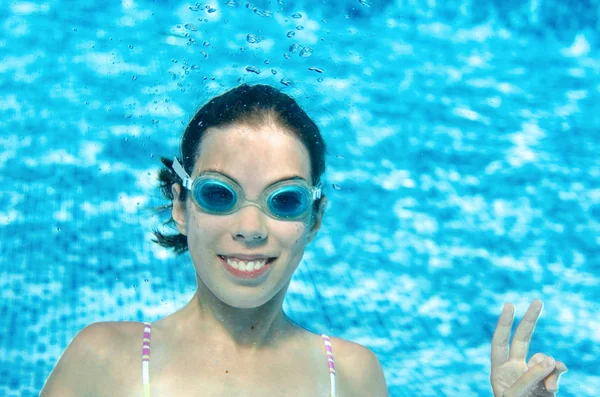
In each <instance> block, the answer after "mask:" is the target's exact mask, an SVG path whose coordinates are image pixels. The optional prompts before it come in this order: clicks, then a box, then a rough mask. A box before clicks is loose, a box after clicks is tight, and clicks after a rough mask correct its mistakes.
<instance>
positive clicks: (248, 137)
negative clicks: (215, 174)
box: [194, 124, 311, 186]
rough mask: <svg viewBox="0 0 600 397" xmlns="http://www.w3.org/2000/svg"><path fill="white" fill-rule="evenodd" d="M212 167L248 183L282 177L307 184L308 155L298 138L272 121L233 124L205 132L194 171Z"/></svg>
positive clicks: (267, 181) (263, 181)
mask: <svg viewBox="0 0 600 397" xmlns="http://www.w3.org/2000/svg"><path fill="white" fill-rule="evenodd" d="M205 169H216V170H219V171H222V172H223V173H226V174H227V175H230V176H232V177H234V178H235V179H236V180H238V181H240V182H242V183H244V184H248V185H262V186H265V185H267V184H269V183H270V182H272V181H275V180H279V179H281V178H282V177H292V176H301V177H303V178H304V179H306V180H307V181H308V182H309V183H310V180H311V178H310V157H309V153H308V150H307V149H306V147H305V146H304V144H303V143H302V142H301V141H300V139H298V137H297V136H296V135H295V134H293V133H291V132H290V131H289V130H286V129H285V128H282V127H280V126H278V125H275V124H266V125H261V126H257V127H249V126H246V125H240V124H233V125H230V126H225V127H219V128H211V129H209V130H208V131H206V134H205V136H204V137H203V138H202V142H201V144H200V153H199V155H198V159H197V161H196V165H195V167H194V174H196V173H200V172H202V171H203V170H205Z"/></svg>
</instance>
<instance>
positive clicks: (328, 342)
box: [321, 334, 335, 397]
mask: <svg viewBox="0 0 600 397" xmlns="http://www.w3.org/2000/svg"><path fill="white" fill-rule="evenodd" d="M321 336H322V337H323V343H324V344H325V351H326V352H327V361H328V362H329V379H330V380H331V397H335V362H334V361H333V351H332V350H331V340H330V339H329V336H327V335H325V334H321Z"/></svg>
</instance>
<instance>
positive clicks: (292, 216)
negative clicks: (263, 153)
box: [173, 158, 321, 221]
mask: <svg viewBox="0 0 600 397" xmlns="http://www.w3.org/2000/svg"><path fill="white" fill-rule="evenodd" d="M173 170H174V171H175V172H176V173H177V175H179V177H180V178H181V179H182V180H183V186H184V187H185V188H186V189H188V190H189V191H191V192H192V197H193V199H194V202H195V203H196V204H197V205H198V206H199V207H200V208H201V209H202V210H204V212H206V213H208V214H212V215H229V214H232V213H234V212H236V211H238V210H239V209H240V208H242V207H244V206H246V205H254V206H256V207H258V208H260V209H261V211H263V212H264V213H265V214H267V215H269V216H271V217H273V218H275V219H280V220H287V221H296V220H302V219H304V218H305V217H306V216H307V215H308V214H309V212H310V208H311V206H312V204H313V203H314V201H315V200H317V199H319V198H320V197H321V187H320V186H321V184H319V185H318V186H316V187H313V186H309V185H308V184H307V183H306V181H304V180H287V181H281V182H277V183H274V184H273V185H271V186H269V187H267V188H266V189H265V190H263V192H262V193H261V195H260V197H259V198H258V200H249V199H248V198H247V197H246V195H245V194H244V190H243V189H242V188H241V187H240V185H238V184H237V183H236V182H235V181H233V180H231V179H230V178H228V177H226V176H225V175H223V174H220V173H217V172H212V171H207V172H203V173H202V174H200V175H199V176H198V177H196V178H195V179H193V180H192V179H191V178H190V176H189V175H188V174H187V172H186V171H185V169H184V168H183V167H182V166H181V164H180V163H179V161H178V160H177V158H175V159H174V160H173ZM247 203H249V204H247Z"/></svg>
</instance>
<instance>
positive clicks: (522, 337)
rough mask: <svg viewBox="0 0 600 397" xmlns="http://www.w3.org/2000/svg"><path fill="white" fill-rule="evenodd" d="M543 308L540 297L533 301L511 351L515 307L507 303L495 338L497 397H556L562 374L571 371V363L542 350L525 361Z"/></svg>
mask: <svg viewBox="0 0 600 397" xmlns="http://www.w3.org/2000/svg"><path fill="white" fill-rule="evenodd" d="M543 307H544V305H543V303H542V301H540V300H539V299H536V300H534V301H533V302H532V303H531V306H529V309H527V312H526V313H525V316H523V319H522V320H521V323H520V324H519V327H518V328H517V331H516V332H515V336H514V338H513V340H512V343H511V345H510V351H509V348H508V340H509V338H510V330H511V327H512V324H513V320H514V315H515V307H514V306H513V305H512V304H510V303H507V304H505V305H504V308H503V310H502V314H501V315H500V320H499V321H498V326H497V327H496V332H494V337H493V339H492V374H491V377H490V379H491V382H492V389H493V390H494V397H530V396H537V397H554V396H555V395H556V393H557V391H558V379H559V378H560V375H561V374H562V373H564V372H567V366H566V365H565V364H564V363H563V362H561V361H555V360H554V359H553V358H552V357H549V356H546V355H545V354H542V353H537V354H534V355H533V356H532V357H531V358H530V359H529V361H528V362H527V363H525V358H526V357H527V352H528V350H529V342H530V341H531V335H532V334H533V330H534V329H535V325H536V323H537V320H538V318H539V317H540V313H541V312H542V308H543ZM546 362H548V364H546Z"/></svg>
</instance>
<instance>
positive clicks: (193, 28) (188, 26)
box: [183, 23, 198, 32]
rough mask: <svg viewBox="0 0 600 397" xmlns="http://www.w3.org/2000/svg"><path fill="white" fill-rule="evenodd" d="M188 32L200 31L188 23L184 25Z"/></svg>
mask: <svg viewBox="0 0 600 397" xmlns="http://www.w3.org/2000/svg"><path fill="white" fill-rule="evenodd" d="M183 26H184V27H185V28H186V29H187V30H191V31H192V32H195V31H197V30H198V28H197V27H196V25H193V24H191V23H186V24H185V25H183Z"/></svg>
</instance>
